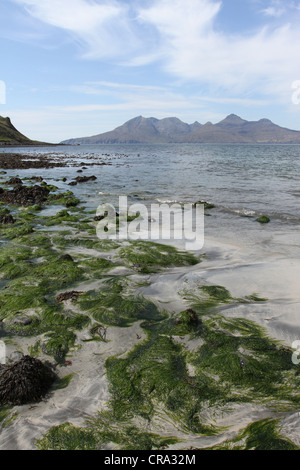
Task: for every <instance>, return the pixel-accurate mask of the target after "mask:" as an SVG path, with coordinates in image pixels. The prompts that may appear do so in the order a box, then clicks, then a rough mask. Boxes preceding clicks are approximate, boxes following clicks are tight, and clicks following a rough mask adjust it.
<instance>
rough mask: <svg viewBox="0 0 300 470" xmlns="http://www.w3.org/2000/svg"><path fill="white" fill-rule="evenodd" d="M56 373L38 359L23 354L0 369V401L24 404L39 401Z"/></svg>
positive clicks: (2, 402)
mask: <svg viewBox="0 0 300 470" xmlns="http://www.w3.org/2000/svg"><path fill="white" fill-rule="evenodd" d="M55 379H56V374H55V373H54V372H53V371H52V370H51V369H50V368H49V367H48V366H47V365H45V364H43V363H42V362H41V361H40V360H39V359H35V358H33V357H31V356H24V357H22V359H20V360H19V361H18V362H15V363H14V364H12V365H3V366H1V369H0V403H1V404H9V405H24V404H26V403H32V402H38V401H40V400H41V399H42V398H43V397H44V396H45V395H46V393H47V392H48V391H49V389H50V387H51V385H52V383H53V382H54V380H55Z"/></svg>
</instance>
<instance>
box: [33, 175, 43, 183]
mask: <svg viewBox="0 0 300 470" xmlns="http://www.w3.org/2000/svg"><path fill="white" fill-rule="evenodd" d="M30 179H31V180H33V181H38V182H39V183H41V182H42V181H43V178H42V177H41V176H32V177H31V178H30Z"/></svg>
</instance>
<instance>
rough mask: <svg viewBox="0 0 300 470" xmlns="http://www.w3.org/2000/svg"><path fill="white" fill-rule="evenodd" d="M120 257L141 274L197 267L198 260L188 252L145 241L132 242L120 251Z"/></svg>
mask: <svg viewBox="0 0 300 470" xmlns="http://www.w3.org/2000/svg"><path fill="white" fill-rule="evenodd" d="M119 256H120V258H121V259H122V260H125V261H126V262H127V263H129V265H130V266H131V267H133V268H136V269H137V270H138V271H140V272H141V273H151V272H156V271H158V270H160V269H161V268H166V267H171V266H185V265H195V264H197V263H199V262H200V260H199V259H198V258H196V257H195V256H194V255H192V254H191V253H188V252H183V251H178V250H177V249H176V248H174V247H172V246H168V245H162V244H159V243H151V242H144V241H136V242H130V244H129V245H128V246H126V247H123V248H121V249H120V251H119Z"/></svg>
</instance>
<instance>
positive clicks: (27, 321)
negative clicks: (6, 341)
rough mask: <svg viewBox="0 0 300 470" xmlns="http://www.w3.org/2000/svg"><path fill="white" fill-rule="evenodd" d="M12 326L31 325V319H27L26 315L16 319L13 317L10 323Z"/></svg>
mask: <svg viewBox="0 0 300 470" xmlns="http://www.w3.org/2000/svg"><path fill="white" fill-rule="evenodd" d="M11 323H12V324H13V325H22V326H27V325H30V324H31V323H32V319H31V318H30V317H28V316H27V315H25V314H24V315H20V316H18V317H14V318H13V319H12V322H11Z"/></svg>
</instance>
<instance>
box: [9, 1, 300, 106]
mask: <svg viewBox="0 0 300 470" xmlns="http://www.w3.org/2000/svg"><path fill="white" fill-rule="evenodd" d="M12 1H14V2H15V3H18V4H19V5H22V6H24V7H25V8H26V9H27V11H28V12H29V13H30V15H32V17H34V18H36V19H38V20H40V21H42V22H44V23H46V24H47V25H48V26H49V25H51V26H52V27H55V28H59V29H60V30H64V31H66V32H68V34H70V35H71V36H72V37H73V38H74V40H75V41H76V42H77V43H79V44H80V45H81V47H82V48H83V52H84V54H83V55H84V57H85V58H91V59H96V58H98V59H99V58H100V59H103V58H105V60H112V61H113V60H114V61H116V60H117V61H118V63H119V65H120V63H122V65H124V66H125V65H131V66H136V67H141V66H143V65H145V64H150V63H153V62H154V61H159V62H157V64H158V66H163V67H164V70H165V71H167V72H168V73H169V74H170V75H171V76H175V77H177V78H179V79H182V80H183V81H191V82H193V83H196V84H197V83H199V87H200V86H207V87H209V93H210V94H212V93H214V92H216V93H220V90H224V92H225V93H228V90H229V91H230V93H231V96H234V95H235V96H236V97H237V96H239V97H242V98H243V97H245V98H248V97H249V96H250V97H251V96H253V95H254V94H256V95H257V94H259V95H262V96H263V95H265V94H269V95H272V94H273V96H276V97H277V98H276V99H285V100H286V99H287V97H288V99H289V93H290V84H291V83H292V82H293V81H294V80H297V79H299V70H300V56H299V52H298V49H299V43H300V30H299V27H298V22H299V15H300V13H299V11H297V10H296V8H297V5H298V3H297V5H296V3H293V4H292V3H290V2H286V3H285V5H286V7H284V6H283V3H282V2H281V1H280V0H273V1H271V2H269V3H268V4H266V3H265V7H266V8H265V9H264V14H265V21H266V25H265V26H264V27H260V28H257V29H256V31H253V30H252V31H251V32H250V31H243V32H241V33H240V34H230V33H227V32H226V33H225V32H224V31H222V29H221V26H220V25H221V23H220V22H219V21H218V20H219V14H220V11H221V8H222V6H223V7H224V5H225V3H226V2H225V0H223V1H221V0H184V1H183V0H149V1H148V2H146V5H147V6H146V7H145V2H144V1H143V0H135V1H132V2H124V1H123V2H122V1H121V0H98V1H97V0H12ZM257 3H258V6H259V5H260V8H258V7H257V8H258V10H259V11H262V10H261V2H257ZM292 5H294V6H293V15H291V16H290V18H289V22H286V23H284V22H283V19H282V18H281V15H282V13H283V10H288V9H289V10H290V11H291V8H292ZM288 7H289V8H288ZM297 15H298V16H297ZM273 17H277V20H276V24H275V23H274V22H273V20H274V18H273ZM284 18H285V19H286V18H287V15H285V16H284ZM286 21H287V20H286ZM245 95H246V96H245Z"/></svg>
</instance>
